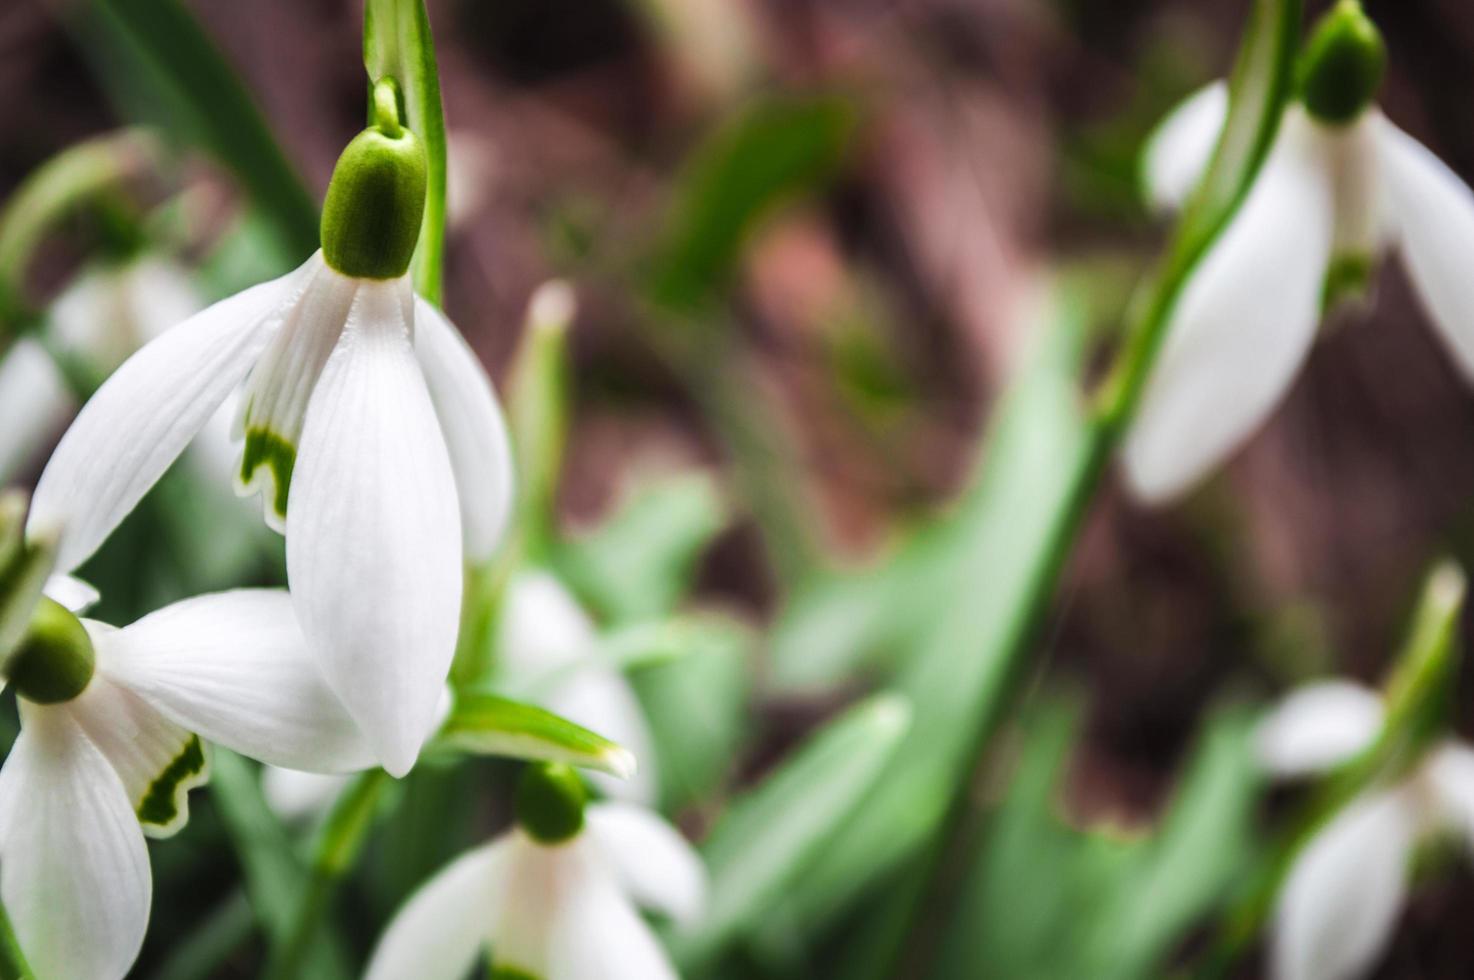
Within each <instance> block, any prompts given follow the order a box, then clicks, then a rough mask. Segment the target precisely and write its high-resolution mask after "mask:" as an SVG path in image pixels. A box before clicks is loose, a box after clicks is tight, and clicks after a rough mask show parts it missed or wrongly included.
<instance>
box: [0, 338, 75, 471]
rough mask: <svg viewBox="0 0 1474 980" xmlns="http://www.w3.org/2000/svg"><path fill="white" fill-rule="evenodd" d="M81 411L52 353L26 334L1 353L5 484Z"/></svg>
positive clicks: (0, 439)
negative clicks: (53, 359) (78, 410)
mask: <svg viewBox="0 0 1474 980" xmlns="http://www.w3.org/2000/svg"><path fill="white" fill-rule="evenodd" d="M75 410H76V403H75V402H74V401H73V399H72V394H71V391H69V390H68V388H67V383H66V379H65V378H63V377H62V374H61V371H60V370H59V369H58V368H57V366H56V364H55V362H53V361H52V360H51V355H50V354H47V353H46V351H45V350H44V349H43V348H42V347H41V345H40V344H38V343H36V341H34V340H32V339H30V338H29V337H22V338H20V339H19V340H17V341H16V342H15V343H14V344H12V345H11V347H10V350H8V351H6V352H5V355H4V357H3V358H0V419H4V420H5V422H4V424H3V425H0V485H3V484H6V483H9V482H10V481H11V480H13V479H14V478H15V477H16V476H17V475H18V474H19V472H20V470H21V468H22V467H23V466H25V465H26V464H27V463H30V462H31V461H32V460H33V458H34V457H36V455H37V454H38V453H40V452H41V450H42V449H44V448H45V446H46V444H47V442H48V441H49V440H50V439H51V438H52V437H53V436H55V435H56V434H57V433H59V432H60V431H61V429H62V426H64V425H66V423H67V419H69V418H71V417H72V412H73V411H75Z"/></svg>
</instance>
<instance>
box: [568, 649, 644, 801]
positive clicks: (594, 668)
mask: <svg viewBox="0 0 1474 980" xmlns="http://www.w3.org/2000/svg"><path fill="white" fill-rule="evenodd" d="M540 700H542V701H543V702H544V703H545V707H547V709H548V710H549V711H551V712H553V713H554V714H558V715H562V716H563V717H564V718H567V719H568V720H569V721H572V722H576V723H577V724H580V725H582V726H583V727H585V728H587V729H589V730H590V731H593V732H598V733H599V734H600V735H603V736H604V737H605V738H607V739H611V740H612V741H614V742H617V743H618V744H619V746H620V747H621V748H623V749H625V750H627V751H628V752H629V753H630V754H631V755H633V756H634V758H635V759H636V760H637V762H638V766H637V768H636V769H635V771H634V772H633V773H631V774H630V776H629V778H627V779H621V778H619V777H618V776H612V775H608V774H606V773H589V774H588V775H589V780H590V781H591V782H593V783H594V785H596V786H598V787H599V790H600V791H601V792H603V793H604V794H605V795H606V796H611V797H613V798H615V799H619V800H629V801H630V802H634V803H644V804H646V805H654V803H655V797H656V794H657V792H658V790H659V786H660V781H659V779H658V777H657V774H658V771H659V769H658V766H657V765H656V760H655V736H654V735H652V734H651V732H650V724H649V722H647V721H646V720H645V709H644V708H643V707H642V706H641V705H640V700H639V698H637V697H636V696H635V692H634V689H633V688H632V687H630V683H629V681H628V680H627V679H625V676H624V675H623V674H621V673H620V672H619V671H618V670H615V669H613V668H611V667H609V666H608V665H606V664H602V663H598V662H589V663H588V664H587V665H586V666H584V667H582V668H578V667H575V668H573V669H571V670H570V671H569V672H568V673H567V674H566V676H565V677H564V678H563V679H562V680H561V683H559V684H558V686H557V687H556V688H555V689H554V690H553V691H552V692H551V693H549V694H548V696H547V697H545V698H541V699H540Z"/></svg>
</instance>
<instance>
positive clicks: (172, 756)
mask: <svg viewBox="0 0 1474 980" xmlns="http://www.w3.org/2000/svg"><path fill="white" fill-rule="evenodd" d="M89 632H90V633H91V634H92V637H93V642H94V644H98V645H103V644H105V643H106V642H107V639H108V638H109V637H111V636H115V635H116V632H115V631H108V632H105V633H104V632H101V631H98V630H95V629H94V630H89ZM99 656H101V654H99ZM62 710H64V711H66V712H67V713H69V714H70V715H71V716H72V718H73V719H74V720H75V721H76V723H77V725H78V727H80V728H81V729H82V731H84V732H86V733H87V737H88V738H89V739H91V740H92V744H93V745H95V746H97V747H98V748H99V749H101V750H102V754H103V755H105V756H107V760H108V762H110V763H112V766H113V770H114V771H115V772H117V774H118V778H119V779H121V780H122V782H123V789H124V790H125V791H126V792H127V794H128V802H129V804H130V805H132V807H133V811H134V812H135V813H136V814H138V822H139V823H140V824H142V825H143V832H144V833H146V834H148V835H149V836H150V837H168V836H171V835H172V834H174V833H176V832H178V830H179V829H180V828H181V827H183V826H184V825H185V823H186V822H187V821H188V820H189V791H190V790H191V789H193V788H194V787H196V786H200V785H203V784H204V783H205V782H206V781H207V780H208V779H209V767H208V765H207V763H206V759H205V749H204V746H202V745H201V744H200V740H199V738H197V737H196V736H195V735H194V734H193V733H192V732H189V731H186V730H185V729H183V728H181V727H180V726H178V725H176V724H174V723H173V722H171V721H169V720H168V719H167V718H165V717H164V716H163V715H161V714H159V712H158V711H156V710H155V709H154V708H153V706H152V705H150V704H148V703H147V702H145V701H144V700H143V699H142V698H140V697H139V696H138V695H136V694H134V693H133V692H131V691H129V690H128V689H126V688H124V687H122V686H120V685H119V684H117V683H116V682H114V681H113V680H112V679H111V678H110V677H108V676H107V673H106V671H105V669H103V668H102V667H99V669H98V670H97V672H96V673H95V674H94V675H93V677H92V680H91V681H90V682H89V683H88V685H87V689H86V690H85V691H83V692H82V694H81V695H80V696H79V697H77V698H76V699H75V700H73V701H69V702H67V704H66V705H64V706H63V707H62Z"/></svg>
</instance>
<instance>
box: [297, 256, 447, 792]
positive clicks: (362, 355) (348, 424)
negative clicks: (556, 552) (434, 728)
mask: <svg viewBox="0 0 1474 980" xmlns="http://www.w3.org/2000/svg"><path fill="white" fill-rule="evenodd" d="M411 302H412V300H411V296H410V292H409V283H408V281H407V280H398V281H393V282H366V283H364V284H363V285H361V286H360V287H359V289H358V293H357V296H356V298H355V300H354V304H353V310H352V311H351V312H350V314H349V316H348V323H347V325H346V326H345V327H344V330H343V336H342V338H341V339H340V340H339V343H338V346H337V348H336V349H334V351H333V354H332V356H331V357H330V358H329V359H328V363H327V365H326V366H325V367H324V368H323V372H322V376H321V378H320V379H319V380H318V385H317V391H316V392H315V393H314V395H313V397H312V403H311V405H310V407H309V408H308V410H307V420H306V425H305V427H304V429H303V431H302V445H301V451H300V453H299V457H298V461H297V467H296V472H295V475H294V476H293V488H292V495H291V506H290V509H289V510H288V513H287V574H288V577H289V580H290V582H291V586H292V591H293V596H294V598H295V600H296V607H297V616H298V619H299V621H300V622H301V624H302V629H303V632H304V633H306V635H307V638H308V640H309V642H310V644H311V648H312V650H313V652H314V654H315V655H316V656H317V657H318V658H319V663H320V665H321V667H322V671H323V675H324V677H326V679H327V681H328V684H329V685H330V686H331V687H332V688H333V690H334V691H335V692H336V693H337V695H338V697H339V698H340V699H341V700H342V701H343V703H344V704H345V705H346V706H347V708H348V711H349V712H350V713H351V714H352V715H353V717H354V719H355V720H356V721H357V722H358V723H359V726H360V728H362V729H363V732H364V734H365V735H366V736H367V737H368V739H369V741H370V743H371V744H372V745H373V746H374V749H375V752H376V754H377V755H378V756H379V760H380V762H381V764H382V765H383V766H384V768H385V769H387V770H389V772H390V773H392V774H394V775H396V776H397V775H403V774H404V773H405V772H407V771H408V770H409V768H410V767H411V766H412V765H414V761H415V758H416V756H417V755H418V754H419V750H420V745H421V743H422V742H423V741H424V739H425V738H426V736H427V735H428V734H429V725H430V723H431V721H432V720H433V718H434V715H435V711H436V707H437V705H438V703H439V701H440V698H441V692H442V688H443V684H444V681H445V677H446V674H447V673H448V672H449V670H450V661H451V658H452V656H453V655H454V653H455V643H456V634H457V631H458V629H459V618H460V609H461V579H462V564H461V527H460V511H459V506H458V503H457V500H456V488H455V478H454V476H453V475H452V472H451V466H450V458H449V455H448V453H447V452H446V448H445V440H444V438H443V437H442V436H441V433H440V424H439V422H438V421H437V419H436V417H435V409H434V407H433V405H432V404H431V402H430V395H429V393H428V392H427V391H426V388H425V381H424V378H423V376H422V375H421V374H420V368H419V364H418V362H417V361H416V360H415V358H414V351H413V348H412V343H413V338H412V337H411V336H410V331H411V329H412V327H411V321H410V310H411Z"/></svg>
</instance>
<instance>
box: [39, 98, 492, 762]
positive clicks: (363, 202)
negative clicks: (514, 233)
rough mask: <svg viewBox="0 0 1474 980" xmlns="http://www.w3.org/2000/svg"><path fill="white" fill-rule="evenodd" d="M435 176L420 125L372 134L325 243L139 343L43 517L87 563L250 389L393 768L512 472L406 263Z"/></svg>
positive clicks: (326, 221)
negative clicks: (209, 425) (297, 263)
mask: <svg viewBox="0 0 1474 980" xmlns="http://www.w3.org/2000/svg"><path fill="white" fill-rule="evenodd" d="M417 153H420V159H419V168H418V171H417V170H416V167H415V165H414V160H415V159H416V154H417ZM416 174H418V176H416ZM423 187H424V174H423V159H422V152H421V151H419V150H418V141H416V140H415V138H414V137H413V135H412V134H410V133H409V132H408V131H407V130H403V129H400V128H395V129H393V130H392V131H391V129H390V128H389V127H388V126H387V124H384V125H379V126H376V127H374V128H371V129H370V130H367V131H365V133H364V134H361V135H360V136H359V137H358V138H357V139H355V140H354V141H353V143H352V144H350V145H349V147H348V149H347V150H345V151H344V155H343V158H342V159H341V160H340V161H339V166H338V169H337V171H335V175H334V180H333V184H332V187H331V188H330V190H329V193H328V201H327V204H326V206H325V208H324V215H323V249H322V250H321V251H319V252H318V253H316V254H315V255H313V256H312V257H311V258H309V259H308V260H307V261H306V262H305V263H304V264H303V265H302V266H301V267H300V268H299V269H297V270H296V271H295V272H292V273H290V274H288V275H286V276H283V277H282V278H280V279H277V280H275V281H272V282H268V283H265V284H262V285H259V286H256V287H253V288H252V289H248V290H246V291H245V292H243V293H240V294H238V295H236V296H233V297H231V298H229V299H226V300H223V301H222V302H219V303H216V304H215V305H214V306H211V307H210V308H208V309H206V310H204V311H203V312H201V313H199V314H197V315H195V316H193V317H191V318H189V319H188V320H186V321H184V322H183V323H181V324H179V325H178V326H176V327H174V328H173V329H171V330H169V331H168V332H167V333H165V334H164V335H163V336H161V337H159V339H157V340H156V341H154V342H153V343H150V344H149V345H148V346H147V347H145V348H144V349H143V350H141V351H139V352H138V353H137V354H136V355H134V356H133V357H132V358H130V359H129V360H128V361H127V363H125V364H124V365H123V366H122V367H121V368H120V369H119V370H118V371H117V373H116V374H114V375H113V376H112V377H111V378H110V379H109V380H108V381H107V383H106V384H104V385H103V386H102V388H101V389H99V391H98V392H97V394H96V396H94V397H93V398H92V400H91V401H89V402H88V404H87V405H86V406H85V407H84V408H83V410H82V412H81V414H80V415H79V416H78V418H77V421H76V423H75V424H74V425H73V426H72V427H71V429H70V430H69V431H68V432H67V434H66V435H65V436H64V437H63V438H62V441H61V443H60V445H59V446H58V447H57V450H56V453H55V455H53V457H52V459H51V461H50V463H49V464H48V465H47V467H46V470H45V472H43V473H42V475H41V480H40V482H39V484H38V485H37V488H36V493H35V498H34V502H33V506H32V518H31V520H32V523H33V525H34V524H36V522H55V523H57V524H59V525H61V526H64V527H65V528H66V533H65V535H64V536H63V538H62V540H61V544H60V551H59V555H58V564H59V565H60V567H62V568H63V570H70V569H73V568H75V567H76V566H77V565H78V564H80V563H81V562H82V561H83V560H84V559H86V558H87V556H89V555H90V554H91V553H92V552H93V551H94V550H96V548H97V547H98V546H99V545H100V544H101V543H102V541H103V540H104V539H105V538H106V537H107V536H108V534H110V533H111V531H112V530H113V528H115V527H116V526H117V524H118V523H119V522H120V521H121V520H122V519H123V517H124V516H126V515H127V513H128V512H129V511H130V510H132V509H133V507H134V506H135V505H136V504H137V503H138V501H139V500H140V499H141V498H142V497H143V495H144V493H146V492H147V491H148V489H149V487H151V486H152V485H153V484H154V482H155V481H157V480H158V478H159V477H160V476H161V475H162V474H163V472H164V470H165V469H167V468H168V466H169V464H170V463H171V462H172V461H173V460H174V459H175V457H176V456H178V454H179V453H180V451H181V450H182V449H183V448H184V446H185V444H186V443H187V442H188V441H189V439H190V437H191V436H192V435H193V434H194V433H195V432H197V431H199V430H200V428H201V427H202V426H204V425H205V423H206V421H207V420H208V419H209V418H210V417H211V415H212V414H213V413H214V412H215V411H216V410H217V409H218V408H219V407H220V406H221V405H222V404H223V403H224V402H225V401H226V399H227V398H228V397H229V396H230V395H231V393H232V392H234V391H236V390H237V389H240V388H242V386H243V392H242V398H241V410H240V415H239V421H238V424H237V430H238V432H237V434H238V435H239V436H240V437H241V438H242V439H243V443H244V445H243V450H242V456H241V463H240V470H239V488H240V489H241V490H242V492H254V491H260V492H261V494H262V499H263V503H264V507H265V512H266V519H267V522H268V523H269V524H271V525H272V526H273V527H275V528H276V529H277V530H279V531H283V532H284V533H285V534H286V538H287V574H288V578H289V580H290V583H291V587H292V595H293V598H294V601H295V608H296V614H297V617H298V619H299V621H300V622H301V624H302V629H303V631H304V633H305V634H306V636H307V639H308V641H309V643H310V647H311V650H312V652H313V655H314V657H316V658H317V662H318V665H319V667H320V668H321V670H322V673H323V676H324V678H325V679H326V681H327V683H328V684H329V685H330V686H331V688H332V689H333V691H334V692H336V694H337V695H338V697H339V698H340V699H341V700H342V702H343V704H344V705H345V706H346V707H347V709H348V711H349V713H350V714H351V715H352V716H353V717H354V718H355V719H356V720H357V721H358V723H359V724H360V726H361V727H362V728H363V731H364V733H365V735H366V736H367V737H368V739H369V740H370V742H371V743H372V744H373V746H374V750H375V752H376V754H377V756H378V758H379V760H380V761H381V763H382V764H383V766H384V768H385V769H387V770H389V771H390V772H391V773H393V774H395V775H402V774H403V773H404V772H406V771H407V770H408V769H409V768H410V767H411V766H412V765H413V764H414V760H415V758H416V756H417V754H418V752H419V749H420V745H421V743H422V741H423V739H424V738H425V736H426V733H427V732H428V731H429V730H430V728H431V721H432V719H433V717H434V715H435V712H436V710H437V707H438V705H439V702H440V698H441V691H442V687H443V682H444V680H445V676H446V674H447V672H448V670H449V667H450V662H451V658H452V656H453V654H454V651H455V642H456V634H457V630H458V625H459V616H460V604H461V580H462V574H463V560H472V561H478V560H483V559H485V558H487V557H488V556H489V555H490V553H491V552H492V550H493V549H494V548H495V547H496V544H497V542H498V539H499V537H500V534H501V531H502V528H503V525H504V523H505V521H506V517H507V512H508V508H509V501H510V496H511V486H512V477H511V463H510V453H509V450H508V444H507V436H506V430H505V425H504V423H503V421H502V417H501V412H500V409H499V408H498V406H497V402H496V398H495V395H494V393H493V391H492V388H491V384H490V381H489V380H488V379H487V377H486V374H485V372H484V370H483V369H482V368H481V365H480V364H479V362H478V361H477V359H476V357H475V355H474V354H473V353H472V351H471V349H470V347H469V346H467V344H466V343H465V341H464V340H463V339H462V338H461V337H460V335H459V334H458V333H457V332H456V330H455V328H454V327H453V326H451V324H450V323H449V321H447V320H446V319H445V317H444V316H443V315H442V314H441V313H440V311H439V310H437V309H435V308H434V307H433V306H431V305H430V304H429V303H427V302H425V301H424V300H420V299H417V298H416V297H415V296H414V294H413V290H412V287H411V285H410V281H409V279H408V277H407V276H406V275H405V269H406V267H407V265H408V261H409V252H411V251H412V250H413V246H414V242H413V238H412V237H409V238H408V239H406V236H407V235H409V232H408V231H406V229H408V228H409V227H411V226H413V227H414V228H415V229H417V228H418V222H419V217H418V215H419V210H420V208H421V207H422V205H423V200H422V199H423V194H424V190H423Z"/></svg>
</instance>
